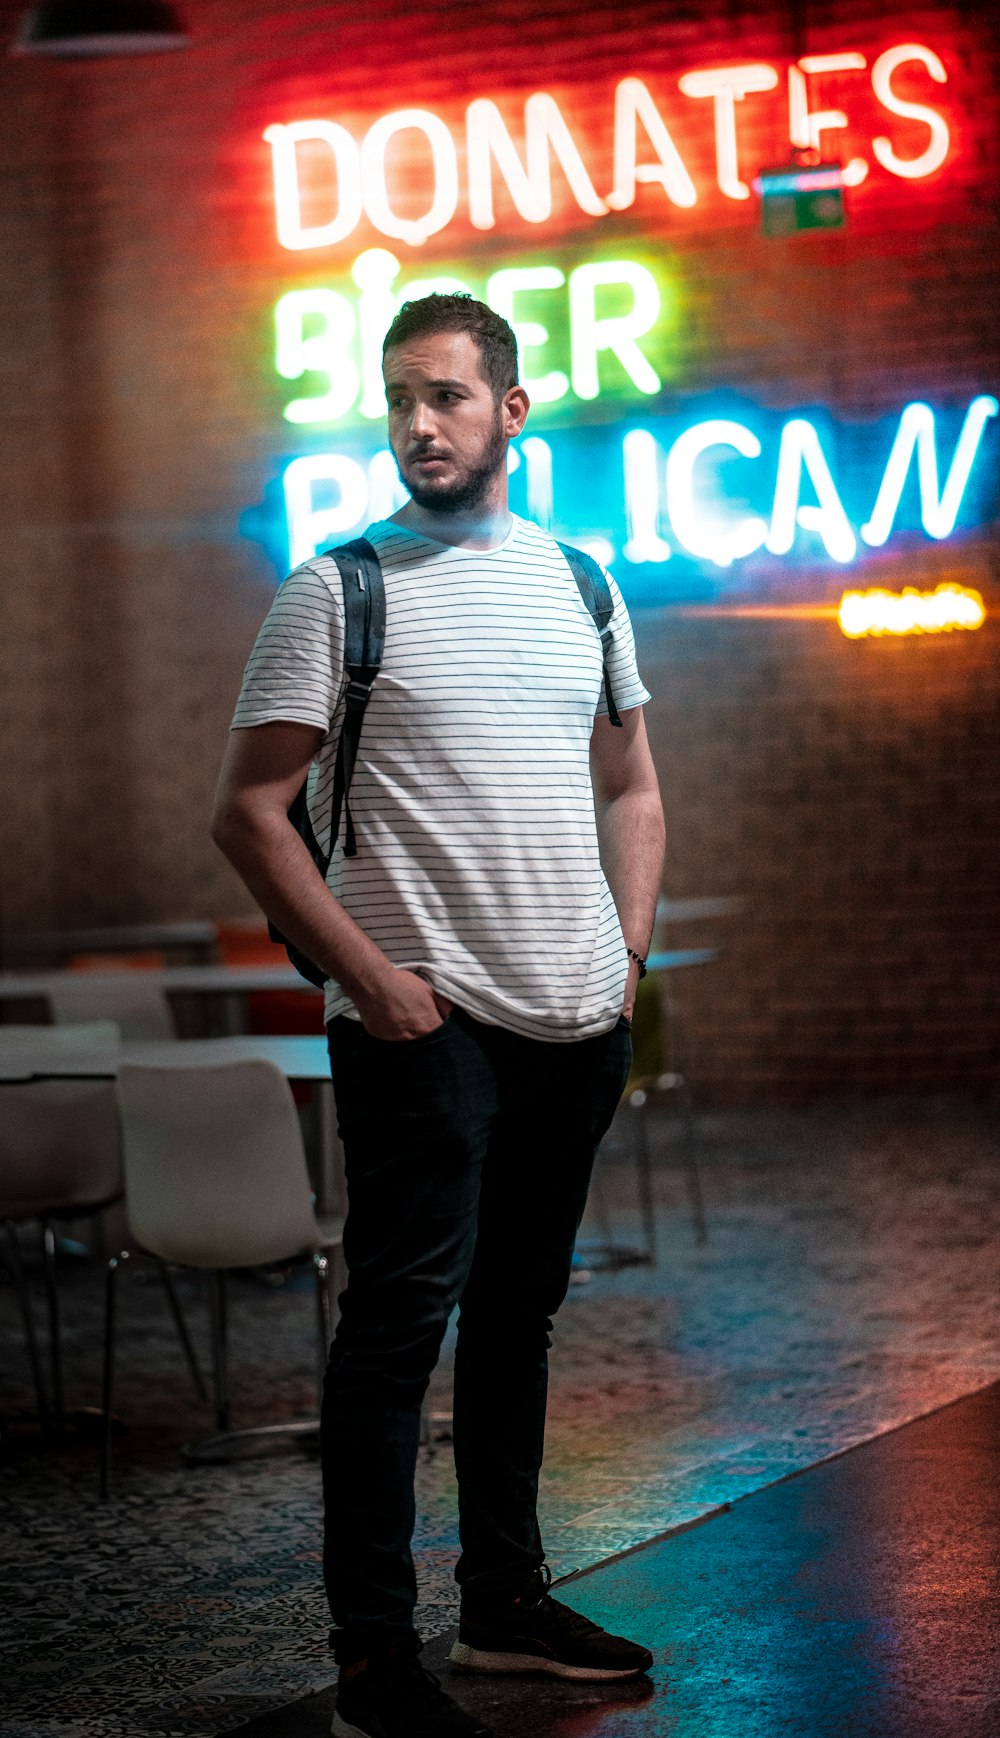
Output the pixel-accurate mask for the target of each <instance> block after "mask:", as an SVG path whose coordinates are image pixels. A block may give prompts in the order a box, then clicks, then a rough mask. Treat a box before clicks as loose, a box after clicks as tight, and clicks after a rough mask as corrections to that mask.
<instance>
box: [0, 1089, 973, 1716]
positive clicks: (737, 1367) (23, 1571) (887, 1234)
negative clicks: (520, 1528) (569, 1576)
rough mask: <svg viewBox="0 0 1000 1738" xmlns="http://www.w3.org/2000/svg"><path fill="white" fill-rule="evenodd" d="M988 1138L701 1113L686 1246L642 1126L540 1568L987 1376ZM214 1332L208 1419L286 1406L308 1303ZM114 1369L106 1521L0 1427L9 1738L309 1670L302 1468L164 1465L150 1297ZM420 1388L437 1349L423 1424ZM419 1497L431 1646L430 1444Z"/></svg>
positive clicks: (943, 1104)
mask: <svg viewBox="0 0 1000 1738" xmlns="http://www.w3.org/2000/svg"><path fill="white" fill-rule="evenodd" d="M997 1121H998V1117H997V1111H996V1109H995V1108H994V1109H992V1110H990V1109H989V1108H987V1107H976V1106H973V1105H969V1104H966V1103H964V1102H962V1101H958V1102H956V1101H935V1100H928V1101H926V1102H923V1103H916V1104H909V1105H899V1104H886V1103H882V1104H874V1105H867V1106H857V1107H854V1108H851V1109H844V1108H840V1109H836V1110H831V1109H815V1110H811V1111H808V1112H801V1113H788V1114H785V1115H774V1116H763V1115H751V1114H747V1115H743V1116H737V1115H726V1116H718V1117H711V1118H708V1119H705V1120H704V1122H703V1125H702V1132H701V1154H702V1165H703V1172H704V1185H705V1193H706V1198H707V1207H708V1216H709V1227H710V1236H709V1241H708V1243H707V1245H705V1246H704V1247H703V1248H699V1247H698V1246H697V1245H696V1244H695V1241H694V1238H693V1235H692V1231H691V1226H690V1222H689V1219H688V1217H687V1211H686V1206H685V1202H684V1190H683V1185H682V1182H681V1179H680V1175H679V1172H678V1170H677V1168H676V1163H675V1158H676V1152H675V1148H674V1147H673V1144H672V1139H671V1130H670V1128H669V1126H668V1125H664V1127H663V1130H662V1131H661V1132H662V1139H661V1143H660V1156H661V1159H662V1165H661V1168H660V1170H659V1172H658V1195H659V1200H660V1206H659V1227H660V1241H661V1258H660V1262H659V1265H658V1267H657V1268H656V1269H655V1270H649V1269H631V1270H626V1271H623V1272H620V1273H618V1274H605V1275H596V1276H595V1277H594V1279H593V1280H592V1282H591V1283H590V1284H589V1285H587V1286H583V1287H580V1288H575V1289H574V1290H573V1291H572V1292H571V1295H570V1298H569V1300H568V1301H567V1304H566V1305H565V1306H564V1309H563V1312H562V1314H561V1316H560V1318H559V1321H558V1324H557V1335H556V1345H555V1349H554V1353H553V1373H552V1387H551V1404H550V1428H549V1439H548V1452H547V1459H546V1466H545V1469H544V1475H543V1490H542V1504H541V1507H542V1522H543V1533H544V1536H545V1539H546V1543H547V1547H548V1551H549V1557H550V1561H551V1563H552V1566H553V1569H554V1570H555V1572H556V1573H557V1574H566V1573H569V1572H570V1571H572V1570H574V1569H578V1568H581V1567H583V1566H585V1565H587V1564H592V1563H594V1562H596V1561H599V1560H603V1559H606V1558H607V1557H608V1556H610V1555H612V1554H613V1553H614V1552H616V1551H620V1550H622V1549H625V1548H627V1547H628V1546H630V1545H632V1544H634V1543H636V1542H637V1541H640V1540H644V1539H648V1538H649V1537H651V1536H652V1535H655V1534H658V1533H660V1532H663V1531H665V1530H667V1529H669V1528H673V1527H676V1526H677V1525H678V1524H681V1523H683V1522H685V1521H689V1520H691V1519H694V1518H696V1517H697V1516H699V1515H702V1514H704V1513H705V1512H706V1511H707V1510H710V1509H713V1508H716V1507H718V1506H719V1505H720V1504H723V1503H725V1502H727V1501H731V1500H732V1499H734V1498H735V1497H737V1496H740V1495H742V1494H744V1493H746V1492H748V1491H751V1490H754V1489H759V1488H760V1487H761V1486H763V1485H766V1484H768V1483H770V1482H772V1481H773V1480H774V1479H776V1478H780V1477H781V1476H782V1475H783V1474H784V1473H786V1472H788V1471H790V1470H794V1469H795V1468H799V1467H803V1466H807V1465H810V1464H813V1463H814V1462H816V1461H818V1460H821V1459H823V1458H824V1457H825V1456H828V1455H830V1454H833V1453H836V1452H838V1451H839V1450H841V1449H843V1448H845V1447H847V1446H849V1445H850V1444H852V1443H855V1442H858V1441H862V1440H865V1439H866V1438H868V1437H871V1436H873V1435H875V1434H877V1433H878V1432H880V1431H884V1430H886V1429H888V1428H890V1427H891V1426H893V1425H896V1424H899V1423H901V1422H902V1421H903V1420H905V1419H907V1418H912V1417H915V1416H918V1415H920V1414H922V1413H925V1412H927V1411H928V1410H929V1409H931V1408H932V1407H934V1406H937V1405H940V1404H942V1403H943V1402H944V1401H946V1400H949V1399H952V1398H954V1397H956V1396H957V1395H960V1394H964V1393H968V1392H970V1391H971V1390H973V1389H975V1388H978V1387H981V1386H983V1385H984V1384H985V1383H986V1382H988V1381H990V1380H992V1379H993V1378H995V1377H996V1376H997V1375H1000V1295H998V1291H997V1288H996V1285H995V1251H996V1240H997V1235H998V1232H1000V1177H998V1175H997V1171H996V1168H995V1163H994V1156H995V1153H996V1151H997V1150H998V1141H997V1132H998V1131H997ZM606 1171H607V1181H608V1185H609V1189H610V1192H611V1193H612V1195H613V1196H614V1197H615V1199H616V1200H617V1201H618V1202H619V1205H618V1207H617V1208H616V1227H617V1229H618V1231H619V1232H620V1234H621V1235H622V1236H623V1237H624V1238H625V1239H626V1240H627V1239H628V1236H629V1233H630V1223H629V1208H628V1200H629V1195H630V1189H631V1176H630V1173H629V1170H628V1167H627V1165H625V1166H618V1165H616V1164H615V1163H614V1162H613V1160H610V1159H609V1161H608V1164H607V1167H606ZM512 1260H514V1261H516V1252H513V1254H512ZM93 1277H94V1276H93V1275H92V1274H89V1273H88V1274H77V1275H74V1276H71V1286H72V1290H73V1297H72V1299H71V1301H70V1306H69V1307H67V1310H66V1317H67V1334H68V1339H69V1343H70V1345H69V1361H68V1367H69V1369H70V1371H71V1372H72V1380H71V1386H72V1389H73V1392H72V1393H71V1396H70V1398H71V1401H72V1402H73V1403H80V1402H81V1401H83V1400H90V1401H92V1400H93V1398H94V1392H92V1391H91V1389H92V1388H93V1386H94V1385H95V1384H96V1376H97V1365H98V1346H99V1334H98V1319H99V1306H100V1295H99V1287H95V1286H93V1285H92V1284H91V1281H92V1280H93ZM498 1307H502V1300H498ZM8 1316H9V1317H10V1320H9V1321H8ZM232 1316H233V1349H232V1366H233V1390H234V1393H233V1403H234V1415H235V1418H236V1420H237V1421H238V1422H240V1423H251V1422H256V1421H257V1420H258V1419H262V1418H264V1417H267V1416H275V1415H278V1414H280V1413H284V1414H294V1413H295V1411H297V1410H299V1411H305V1410H308V1408H309V1406H310V1404H311V1397H310V1381H311V1359H312V1340H311V1331H312V1312H311V1299H310V1295H309V1291H308V1288H307V1287H303V1288H302V1289H301V1290H300V1289H299V1288H298V1285H297V1284H296V1285H295V1286H293V1287H292V1288H290V1289H288V1288H286V1289H285V1290H283V1291H281V1292H270V1291H264V1290H262V1289H261V1288H259V1287H256V1288H254V1287H246V1288H243V1289H241V1290H240V1291H239V1294H238V1296H237V1297H236V1298H234V1303H233V1311H232ZM0 1317H2V1320H0V1327H2V1328H3V1329H4V1330H6V1329H7V1328H8V1327H9V1328H10V1330H11V1332H10V1334H9V1335H8V1336H7V1344H8V1345H9V1347H10V1350H9V1351H8V1352H7V1353H6V1354H4V1370H3V1377H4V1381H3V1391H4V1393H5V1395H6V1397H7V1404H8V1406H9V1407H10V1408H11V1409H16V1407H17V1406H18V1405H23V1406H25V1407H27V1406H28V1405H29V1403H30V1394H29V1393H28V1390H27V1388H26V1386H25V1384H24V1374H23V1370H22V1369H21V1363H22V1362H23V1360H21V1359H20V1358H19V1340H18V1335H17V1331H16V1328H15V1326H14V1319H13V1302H12V1299H11V1297H10V1295H9V1293H7V1294H0ZM203 1331H204V1330H203ZM121 1353H122V1355H121V1380H120V1387H119V1408H120V1410H121V1412H122V1413H123V1415H124V1416H125V1418H126V1420H127V1421H128V1424H129V1430H128V1434H127V1437H125V1438H124V1439H123V1440H122V1443H121V1445H120V1449H119V1456H118V1459H119V1471H118V1485H117V1496H116V1500H115V1502H114V1503H113V1504H112V1505H111V1506H110V1508H106V1509H103V1510H102V1509H101V1508H99V1506H98V1505H96V1503H95V1502H94V1488H95V1482H96V1469H95V1465H94V1456H93V1452H92V1449H91V1448H90V1447H88V1446H87V1445H78V1446H77V1447H76V1448H75V1449H73V1450H70V1451H67V1452H66V1453H65V1454H63V1455H61V1456H60V1455H53V1456H48V1457H44V1458H40V1457H39V1456H38V1455H37V1453H35V1452H34V1450H33V1448H32V1445H31V1439H30V1432H29V1431H28V1430H27V1428H24V1429H22V1430H18V1429H17V1428H16V1427H15V1429H14V1431H13V1433H12V1440H13V1460H12V1464H11V1465H10V1467H9V1468H8V1470H7V1472H6V1475H5V1486H4V1490H5V1495H6V1499H7V1502H8V1504H9V1505H10V1507H9V1510H8V1513H9V1514H11V1515H12V1516H13V1518H14V1519H15V1521H17V1523H18V1533H17V1536H16V1537H15V1538H14V1539H13V1541H12V1547H11V1550H12V1561H11V1566H12V1570H13V1574H12V1577H11V1585H12V1586H14V1587H15V1588H16V1589H17V1599H16V1602H15V1609H13V1610H12V1611H11V1612H10V1614H9V1623H8V1640H9V1644H10V1651H9V1653H8V1656H7V1657H8V1662H9V1663H8V1669H7V1688H8V1692H9V1693H11V1694H12V1695H14V1696H16V1701H15V1702H14V1705H13V1706H12V1708H11V1715H12V1716H13V1723H12V1724H10V1723H8V1725H7V1726H6V1727H5V1732H6V1733H8V1734H9V1738H50V1735H53V1738H54V1734H55V1733H56V1732H59V1733H61V1734H62V1738H70V1735H71V1727H72V1725H73V1724H74V1723H78V1724H79V1730H80V1731H82V1732H86V1734H87V1738H98V1735H103V1734H107V1735H110V1734H114V1735H115V1738H126V1734H127V1735H128V1738H132V1735H133V1734H152V1733H159V1732H161V1731H165V1730H169V1731H170V1732H171V1733H177V1734H179V1735H185V1734H188V1735H190V1738H208V1734H210V1733H216V1732H222V1731H224V1730H226V1729H227V1728H228V1727H233V1726H237V1725H239V1724H241V1723H243V1722H245V1721H246V1720H248V1719H250V1718H251V1717H252V1716H253V1714H255V1713H256V1712H258V1711H260V1710H261V1709H263V1708H265V1707H266V1706H267V1705H268V1704H269V1703H271V1704H274V1703H287V1702H290V1701H292V1700H294V1699H295V1698H296V1697H299V1696H302V1695H305V1694H307V1693H308V1692H309V1691H310V1690H311V1689H315V1688H318V1687H320V1686H321V1685H323V1684H325V1683H327V1682H328V1681H329V1678H330V1675H331V1668H330V1662H329V1657H328V1655H327V1653H326V1650H325V1628H326V1622H325V1614H324V1610H323V1602H322V1596H321V1593H320V1591H319V1587H318V1560H317V1558H318V1542H319V1541H318V1522H319V1502H318V1479H317V1470H316V1467H315V1465H314V1464H313V1463H310V1462H308V1461H305V1460H300V1459H291V1460H288V1461H284V1460H282V1461H275V1462H271V1463H268V1464H266V1465H260V1464H257V1465H248V1466H244V1467H240V1468H229V1469H223V1470H217V1469H205V1468H200V1469H186V1468H182V1467H181V1466H180V1465H179V1464H178V1460H177V1448H178V1445H179V1443H180V1442H181V1441H183V1440H184V1439H185V1438H188V1437H191V1436H194V1435H197V1434H199V1433H201V1432H202V1431H203V1430H204V1429H205V1428H207V1424H208V1420H207V1418H206V1417H205V1414H204V1412H203V1411H201V1410H200V1409H199V1408H198V1407H197V1406H196V1404H195V1403H194V1402H193V1400H192V1398H191V1397H190V1395H189V1392H188V1389H187V1386H186V1383H185V1377H184V1372H183V1368H182V1366H181V1364H180V1360H179V1358H178V1356H177V1352H176V1347H175V1345H174V1344H173V1341H172V1337H171V1333H170V1329H169V1324H168V1322H167V1320H166V1316H165V1312H164V1310H163V1307H162V1300H161V1299H160V1298H159V1296H158V1295H157V1294H156V1293H155V1292H154V1290H153V1289H152V1288H150V1287H148V1286H142V1285H140V1284H137V1283H134V1284H133V1285H132V1286H131V1289H130V1293H129V1296H128V1298H127V1299H126V1300H124V1310H123V1329H122V1342H121ZM447 1383H448V1363H447V1359H446V1360H445V1362H444V1363H443V1365H442V1368H441V1371H440V1372H439V1375H438V1376H437V1377H436V1379H435V1384H434V1390H433V1395H432V1404H433V1405H434V1406H435V1407H436V1408H437V1409H438V1410H446V1409H447V1404H448V1394H447ZM18 1441H20V1443H21V1444H22V1447H21V1449H20V1450H19V1449H18ZM418 1502H419V1511H420V1513H419V1522H418V1533H417V1540H416V1546H417V1560H418V1566H419V1571H420V1585H421V1596H422V1608H421V1623H422V1627H423V1629H424V1632H425V1634H427V1635H429V1636H433V1635H436V1634H440V1633H442V1632H443V1631H444V1630H445V1629H446V1628H447V1627H448V1626H449V1625H450V1624H451V1623H452V1621H453V1620H454V1616H455V1609H456V1607H455V1589H454V1583H453V1581H452V1574H451V1572H452V1567H453V1563H454V1558H455V1526H454V1486H453V1477H452V1474H451V1470H450V1451H449V1449H448V1446H447V1444H441V1445H439V1448H438V1451H437V1453H436V1454H435V1455H434V1456H433V1458H428V1457H425V1458H424V1459H423V1460H422V1463H421V1468H420V1474H419V1482H418ZM68 1664H70V1665H71V1667H72V1669H71V1670H70V1671H68V1670H67V1665H68ZM581 1712H582V1710H581ZM67 1721H68V1722H70V1725H67ZM665 1729H666V1728H665ZM580 1730H581V1731H582V1730H585V1728H582V1727H581V1728H580ZM74 1738H75V1735H74Z"/></svg>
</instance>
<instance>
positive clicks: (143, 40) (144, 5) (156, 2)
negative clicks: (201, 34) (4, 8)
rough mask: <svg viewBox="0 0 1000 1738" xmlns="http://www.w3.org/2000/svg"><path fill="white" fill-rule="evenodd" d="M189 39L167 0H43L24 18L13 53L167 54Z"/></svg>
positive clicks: (63, 56)
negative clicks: (166, 2)
mask: <svg viewBox="0 0 1000 1738" xmlns="http://www.w3.org/2000/svg"><path fill="white" fill-rule="evenodd" d="M189 40H190V39H189V37H188V36H187V34H186V32H185V30H184V27H183V25H182V24H181V22H180V19H179V18H178V16H177V14H176V12H175V11H174V9H173V7H172V6H168V5H166V4H165V0H42V4H41V5H39V6H35V7H34V8H33V9H32V10H31V11H30V12H29V13H27V15H26V16H25V18H24V19H23V21H22V24H21V28H20V30H19V31H18V34H17V38H16V40H15V41H14V43H13V45H12V47H11V53H12V54H44V55H48V56H50V57H55V58H57V59H63V60H84V59H96V58H99V57H102V56H105V55H118V54H133V55H134V54H164V53H166V52H167V51H169V50H170V49H174V48H186V47H187V45H188V41H189Z"/></svg>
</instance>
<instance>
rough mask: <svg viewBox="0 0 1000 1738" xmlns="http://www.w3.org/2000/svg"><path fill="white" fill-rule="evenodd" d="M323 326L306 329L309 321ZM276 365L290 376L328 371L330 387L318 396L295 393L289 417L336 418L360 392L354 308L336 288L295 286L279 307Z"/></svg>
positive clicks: (291, 419) (296, 419)
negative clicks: (354, 351) (354, 347)
mask: <svg viewBox="0 0 1000 1738" xmlns="http://www.w3.org/2000/svg"><path fill="white" fill-rule="evenodd" d="M317 321H318V322H319V331H313V332H310V333H308V334H307V333H306V324H307V322H309V323H315V322H317ZM274 324H275V330H276V335H277V349H276V354H275V366H276V367H277V370H278V373H279V374H280V375H281V376H282V379H284V380H298V379H299V378H300V376H301V375H303V374H323V375H325V376H326V382H327V389H326V391H325V392H323V393H321V394H319V396H318V397H315V398H293V399H292V401H291V403H290V404H286V406H285V416H286V417H287V419H288V421H289V422H336V420H337V418H338V417H340V416H343V415H344V414H345V412H346V411H349V410H350V408H351V406H352V404H353V403H354V400H355V399H356V398H357V396H358V387H359V385H360V380H359V376H358V370H357V367H356V365H355V362H354V360H353V357H352V356H351V355H350V353H349V352H350V349H351V346H352V344H353V341H354V327H355V320H354V309H353V308H352V307H351V304H350V302H349V301H348V300H347V297H346V296H342V295H340V294H339V293H338V292H337V291H336V290H289V291H288V294H287V295H284V296H282V298H281V300H280V301H279V302H278V304H277V306H276V308H275V310H274Z"/></svg>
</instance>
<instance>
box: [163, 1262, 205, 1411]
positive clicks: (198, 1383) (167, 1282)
mask: <svg viewBox="0 0 1000 1738" xmlns="http://www.w3.org/2000/svg"><path fill="white" fill-rule="evenodd" d="M156 1265H157V1268H158V1270H159V1274H160V1278H161V1279H162V1281H163V1289H164V1291H165V1292H166V1294H167V1303H168V1304H169V1305H170V1314H171V1315H172V1316H173V1318H174V1327H175V1328H176V1329H177V1338H178V1339H179V1340H180V1343H181V1346H182V1347H183V1350H184V1356H185V1358H186V1359H187V1365H188V1369H189V1370H190V1372H191V1380H192V1382H193V1383H194V1387H195V1393H196V1394H197V1396H198V1399H199V1400H207V1399H208V1389H207V1388H206V1386H205V1378H204V1376H203V1375H202V1373H201V1366H200V1365H199V1363H198V1359H197V1357H196V1355H195V1349H194V1346H193V1345H192V1344H191V1335H190V1334H189V1333H188V1328H187V1322H186V1321H185V1320H184V1315H183V1312H182V1310H181V1305H180V1299H179V1298H178V1296H177V1293H176V1291H175V1289H174V1282H173V1280H172V1279H171V1277H170V1270H169V1268H168V1267H167V1264H166V1262H165V1261H160V1260H157V1263H156Z"/></svg>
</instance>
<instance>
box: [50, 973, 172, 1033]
mask: <svg viewBox="0 0 1000 1738" xmlns="http://www.w3.org/2000/svg"><path fill="white" fill-rule="evenodd" d="M47 1001H48V1004H49V1007H50V1009H51V1012H52V1018H53V1020H54V1021H55V1022H56V1024H57V1025H58V1026H64V1025H67V1024H72V1023H73V1022H76V1021H80V1020H113V1021H114V1023H115V1025H116V1026H117V1027H118V1030H119V1031H120V1033H121V1035H122V1037H123V1038H125V1039H127V1040H128V1041H129V1042H134V1043H144V1044H145V1043H153V1042H155V1041H156V1040H157V1039H160V1038H176V1036H177V1029H176V1027H175V1025H174V1017H173V1014H172V1013H171V1011H170V1003H169V1002H168V1001H167V998H166V995H165V993H164V991H163V988H162V986H161V985H160V984H158V983H157V982H156V980H155V978H153V977H151V976H150V974H148V973H146V972H141V971H121V972H107V973H106V972H65V973H64V974H63V977H62V980H61V982H60V983H59V984H58V985H56V986H54V987H53V988H52V989H51V990H49V992H48V996H47Z"/></svg>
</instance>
